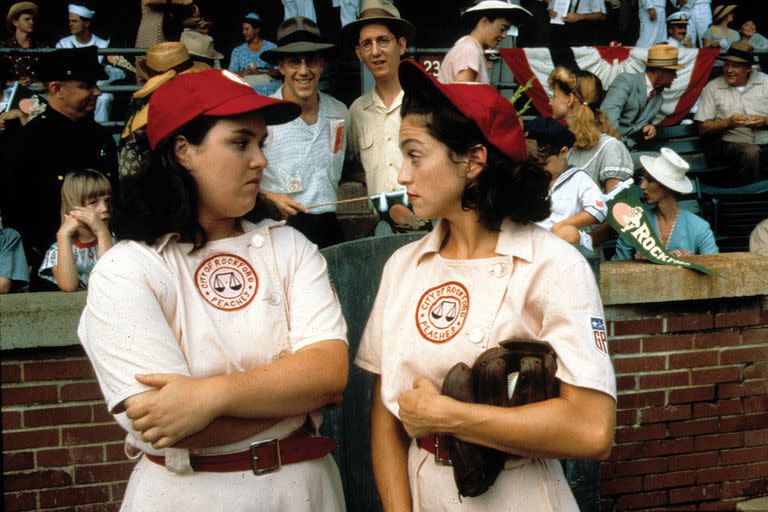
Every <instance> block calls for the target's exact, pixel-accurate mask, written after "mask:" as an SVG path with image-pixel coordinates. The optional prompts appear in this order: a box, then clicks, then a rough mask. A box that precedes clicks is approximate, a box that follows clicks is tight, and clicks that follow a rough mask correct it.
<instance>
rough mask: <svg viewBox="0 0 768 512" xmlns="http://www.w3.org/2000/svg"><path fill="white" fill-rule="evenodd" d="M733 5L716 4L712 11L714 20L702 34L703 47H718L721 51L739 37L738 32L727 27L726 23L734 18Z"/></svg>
mask: <svg viewBox="0 0 768 512" xmlns="http://www.w3.org/2000/svg"><path fill="white" fill-rule="evenodd" d="M734 9H736V6H735V5H718V6H717V7H715V10H714V11H713V12H712V17H713V18H714V22H713V23H712V25H710V27H709V28H708V29H707V30H706V32H704V34H702V36H701V40H702V47H703V48H720V52H721V53H725V51H726V50H727V49H728V48H729V47H730V46H731V45H732V44H733V43H735V42H736V41H738V40H739V39H741V36H740V35H739V33H738V32H736V31H735V30H733V29H732V28H729V27H728V25H729V24H730V23H731V22H732V21H733V20H734V19H735V18H736V16H735V15H734V14H733V10H734Z"/></svg>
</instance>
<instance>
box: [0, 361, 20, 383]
mask: <svg viewBox="0 0 768 512" xmlns="http://www.w3.org/2000/svg"><path fill="white" fill-rule="evenodd" d="M0 382H2V383H3V384H15V383H18V382H21V365H20V364H16V363H8V364H5V363H3V365H2V366H0Z"/></svg>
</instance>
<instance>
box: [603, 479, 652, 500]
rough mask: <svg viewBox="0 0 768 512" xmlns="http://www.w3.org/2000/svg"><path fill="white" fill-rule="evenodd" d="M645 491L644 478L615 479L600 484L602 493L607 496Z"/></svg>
mask: <svg viewBox="0 0 768 512" xmlns="http://www.w3.org/2000/svg"><path fill="white" fill-rule="evenodd" d="M642 490H643V478H642V477H639V476H633V477H629V478H615V479H612V480H607V481H601V482H600V493H601V494H604V495H605V496H611V495H613V494H626V493H628V492H639V491H642Z"/></svg>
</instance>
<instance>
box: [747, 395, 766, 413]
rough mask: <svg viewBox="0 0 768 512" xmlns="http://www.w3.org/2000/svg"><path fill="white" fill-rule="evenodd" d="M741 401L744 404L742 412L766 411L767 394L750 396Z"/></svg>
mask: <svg viewBox="0 0 768 512" xmlns="http://www.w3.org/2000/svg"><path fill="white" fill-rule="evenodd" d="M742 402H743V404H744V414H749V413H753V412H763V411H768V396H750V397H748V398H745V399H744V400H743V401H742Z"/></svg>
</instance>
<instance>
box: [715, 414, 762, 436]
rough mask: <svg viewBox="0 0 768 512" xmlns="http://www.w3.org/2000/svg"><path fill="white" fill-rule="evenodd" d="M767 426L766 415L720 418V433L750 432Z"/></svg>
mask: <svg viewBox="0 0 768 512" xmlns="http://www.w3.org/2000/svg"><path fill="white" fill-rule="evenodd" d="M766 426H768V413H762V414H744V415H741V416H729V417H727V418H720V432H735V431H738V430H752V429H758V428H760V427H766Z"/></svg>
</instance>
